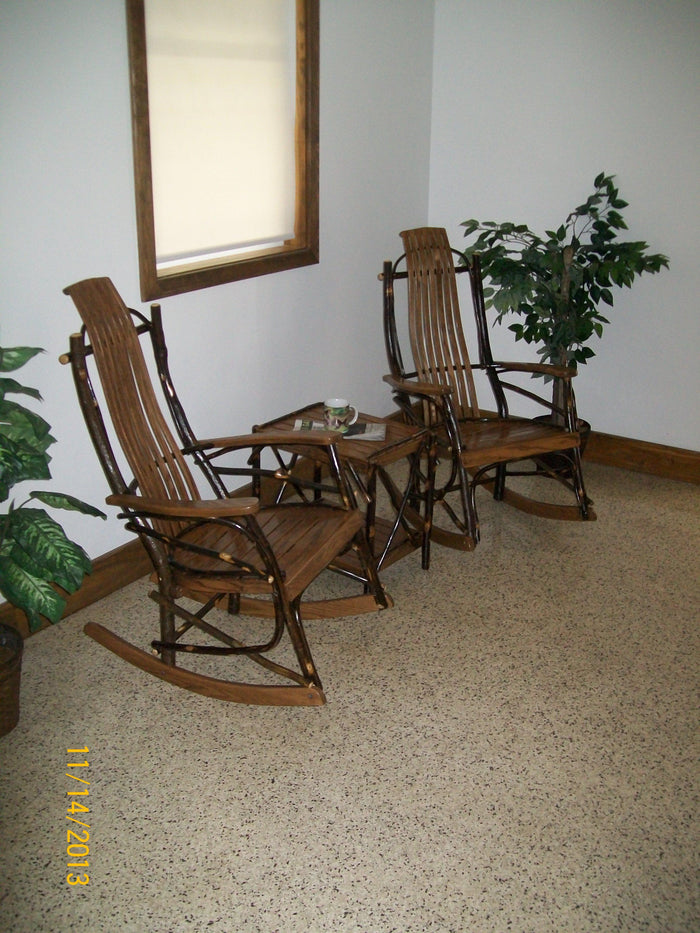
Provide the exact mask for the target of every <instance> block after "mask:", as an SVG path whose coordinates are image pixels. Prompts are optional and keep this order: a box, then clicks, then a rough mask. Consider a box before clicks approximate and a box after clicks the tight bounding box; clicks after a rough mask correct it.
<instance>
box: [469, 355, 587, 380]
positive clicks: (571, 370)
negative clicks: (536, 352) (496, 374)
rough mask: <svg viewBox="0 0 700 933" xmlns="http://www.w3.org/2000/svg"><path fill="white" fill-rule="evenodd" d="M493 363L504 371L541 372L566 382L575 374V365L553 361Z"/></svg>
mask: <svg viewBox="0 0 700 933" xmlns="http://www.w3.org/2000/svg"><path fill="white" fill-rule="evenodd" d="M493 365H494V366H495V367H496V368H497V369H500V370H502V371H504V372H514V373H517V372H519V373H541V374H542V375H543V376H551V377H552V378H554V379H565V380H566V381H567V382H569V381H570V380H571V379H573V377H574V376H575V375H576V368H575V367H573V366H555V365H554V364H553V363H504V362H501V360H495V361H494V363H493ZM474 368H476V367H474ZM480 368H483V369H488V368H489V367H488V366H487V365H484V366H483V367H480Z"/></svg>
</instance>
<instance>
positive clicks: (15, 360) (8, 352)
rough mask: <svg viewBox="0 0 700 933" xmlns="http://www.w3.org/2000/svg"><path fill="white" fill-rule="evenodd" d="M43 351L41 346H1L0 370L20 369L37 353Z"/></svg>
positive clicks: (7, 371)
mask: <svg viewBox="0 0 700 933" xmlns="http://www.w3.org/2000/svg"><path fill="white" fill-rule="evenodd" d="M43 352H44V350H42V348H41V347H9V348H8V349H2V347H0V372H2V373H9V372H12V370H15V369H19V368H20V367H21V366H24V364H25V363H26V362H28V361H29V360H31V358H32V357H33V356H36V355H37V353H43Z"/></svg>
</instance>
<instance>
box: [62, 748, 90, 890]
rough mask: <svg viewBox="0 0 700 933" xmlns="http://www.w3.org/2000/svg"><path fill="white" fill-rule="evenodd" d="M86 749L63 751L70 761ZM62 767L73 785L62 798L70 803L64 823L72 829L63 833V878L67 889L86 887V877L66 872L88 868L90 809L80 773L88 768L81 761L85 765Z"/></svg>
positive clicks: (87, 790)
mask: <svg viewBox="0 0 700 933" xmlns="http://www.w3.org/2000/svg"><path fill="white" fill-rule="evenodd" d="M89 751H90V749H89V748H88V747H87V746H85V748H67V749H66V754H67V755H70V756H71V757H73V756H74V755H87V754H88V752H89ZM66 767H67V768H68V769H69V770H68V771H66V777H67V778H71V780H72V781H75V783H74V784H73V783H71V785H70V786H69V788H68V790H67V791H66V796H67V797H68V799H69V801H70V803H69V806H68V807H67V808H66V820H68V821H69V822H70V823H71V824H73V826H72V827H70V826H69V827H68V829H67V830H66V832H67V838H66V855H67V857H68V858H67V860H66V868H67V869H68V871H67V874H66V882H67V883H68V884H69V885H85V884H89V883H90V876H89V875H88V874H87V873H78V872H75V871H71V870H70V869H75V868H88V867H89V865H90V863H89V861H88V860H87V857H88V855H89V854H90V846H89V845H88V842H89V841H90V828H91V824H90V823H88V822H87V821H88V820H89V819H90V816H89V813H90V807H89V806H88V801H89V799H90V781H88V779H87V774H88V771H87V770H85V771H83V770H82V769H83V768H85V769H87V768H89V767H90V763H89V761H88V760H87V758H86V759H85V761H70V760H69V761H68V763H67V765H66Z"/></svg>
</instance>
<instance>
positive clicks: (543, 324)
mask: <svg viewBox="0 0 700 933" xmlns="http://www.w3.org/2000/svg"><path fill="white" fill-rule="evenodd" d="M614 179H615V176H614V175H605V174H604V173H602V172H601V173H600V175H598V177H597V178H596V179H595V180H594V182H593V186H594V190H593V193H592V194H591V195H590V196H589V197H588V198H587V199H586V201H585V202H584V203H583V204H581V205H580V206H579V207H577V208H575V210H573V211H572V212H571V213H570V214H569V216H568V217H567V218H566V221H565V222H564V223H563V224H562V225H561V226H560V227H559V228H558V229H556V230H547V231H545V234H544V236H543V237H541V236H538V235H537V234H535V233H533V232H532V231H531V230H530V228H529V227H527V226H526V225H525V224H515V223H494V222H492V221H486V222H483V223H482V222H480V221H478V220H473V219H472V220H466V221H464V223H463V224H462V226H463V227H464V228H465V229H464V236H465V237H470V236H472V235H473V234H477V238H476V240H475V241H474V242H473V243H472V244H471V245H469V246H468V247H467V248H466V249H465V250H464V254H465V256H466V257H467V259H469V258H471V257H472V256H473V255H474V253H478V254H479V258H480V261H481V268H482V273H483V275H484V277H485V278H487V279H489V280H490V285H488V286H487V287H485V288H484V297H485V299H486V306H487V307H493V308H495V309H496V312H497V315H496V320H497V321H498V322H499V323H501V322H502V321H503V318H504V317H505V316H506V315H509V314H515V315H518V316H519V318H520V320H518V321H516V322H515V323H513V324H510V326H509V330H511V331H512V332H513V333H514V334H515V339H516V340H525V341H526V343H535V344H539V349H538V351H537V352H538V353H539V355H540V356H541V357H542V362H551V363H554V364H556V365H564V366H577V365H578V364H579V363H587V362H588V360H589V359H590V358H591V357H593V356H595V351H594V350H593V349H592V347H591V346H590V345H589V341H590V340H591V339H592V338H593V337H594V336H596V337H601V336H602V333H603V325H605V324H609V323H610V322H609V321H608V319H607V318H606V317H604V316H603V314H602V313H601V311H600V307H601V305H607V306H609V307H612V305H613V300H614V298H613V288H614V287H615V286H627V287H628V288H629V287H630V286H631V285H632V282H633V281H634V279H635V278H636V277H637V276H638V275H641V274H642V273H643V272H651V273H655V272H659V271H660V269H661V267H662V266H663V267H666V268H668V258H667V257H666V256H663V255H661V254H660V253H649V252H647V250H648V244H647V243H645V242H644V241H641V240H638V241H622V242H621V241H620V240H618V231H620V230H626V229H627V224H626V223H625V221H624V219H623V216H622V213H621V211H622V210H623V209H624V208H625V207H627V206H628V204H627V201H623V200H622V198H620V196H619V193H618V189H617V187H616V186H615V181H614ZM562 388H563V387H562V386H561V382H560V380H556V381H555V383H554V390H553V399H552V401H553V403H554V405H555V408H558V409H561V408H562V404H561V403H562V398H561V394H560V393H561V390H562ZM555 417H556V413H555Z"/></svg>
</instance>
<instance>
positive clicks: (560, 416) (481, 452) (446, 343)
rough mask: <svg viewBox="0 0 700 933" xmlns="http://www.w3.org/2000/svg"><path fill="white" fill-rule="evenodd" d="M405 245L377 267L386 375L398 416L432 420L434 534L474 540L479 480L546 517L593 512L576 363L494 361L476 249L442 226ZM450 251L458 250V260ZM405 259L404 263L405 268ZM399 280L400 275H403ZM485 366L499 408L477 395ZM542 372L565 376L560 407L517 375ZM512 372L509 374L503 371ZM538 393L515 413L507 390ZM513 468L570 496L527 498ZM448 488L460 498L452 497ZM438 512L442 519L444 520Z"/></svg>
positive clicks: (467, 543) (406, 234)
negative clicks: (485, 405) (465, 320)
mask: <svg viewBox="0 0 700 933" xmlns="http://www.w3.org/2000/svg"><path fill="white" fill-rule="evenodd" d="M401 238H402V240H403V245H404V250H405V252H404V254H403V255H402V256H400V257H399V259H397V260H396V261H395V262H393V263H392V262H389V261H387V262H385V263H384V267H383V272H382V274H381V276H380V278H381V280H382V283H383V298H384V337H385V343H386V350H387V356H388V360H389V366H390V369H391V373H390V374H389V375H387V376H385V381H386V382H388V383H389V385H390V386H391V387H392V389H393V393H394V399H395V401H396V403H397V404H398V406H399V408H400V409H401V411H402V412H403V415H404V418H405V419H406V420H407V421H409V422H412V423H417V424H421V425H425V426H428V427H429V428H431V430H432V431H433V433H434V437H435V441H436V444H437V453H438V458H439V460H441V461H442V462H443V463H444V464H446V465H447V467H448V475H447V477H445V478H443V479H442V480H441V481H440V482H437V481H436V485H435V488H434V490H431V492H432V495H433V502H434V507H435V520H434V524H433V527H432V531H431V537H432V539H433V540H434V541H437V542H438V543H441V544H444V545H447V546H449V547H454V548H458V549H462V550H472V549H473V548H474V547H475V546H476V544H477V542H478V541H479V521H478V515H477V508H476V498H475V492H476V489H477V488H478V487H479V486H485V487H487V488H489V489H491V491H492V492H493V495H494V497H495V498H496V499H498V500H504V501H506V502H508V503H510V504H511V505H514V506H515V507H517V508H519V509H522V510H524V511H526V512H531V513H534V514H536V515H540V516H545V517H548V518H557V519H568V520H578V521H582V520H587V519H593V518H595V514H594V512H593V510H592V509H591V508H590V505H591V503H590V501H589V499H588V498H587V496H586V491H585V488H584V484H583V472H582V468H581V437H580V433H579V421H578V417H577V414H576V403H575V399H574V392H573V387H572V384H571V380H572V378H573V376H574V375H575V370H573V369H570V368H568V367H565V366H551V365H547V364H540V363H517V362H516V363H511V362H498V361H494V359H493V356H492V353H491V347H490V342H489V335H488V326H487V321H486V314H485V308H484V298H483V291H482V285H481V273H480V268H479V262H478V257H475V258H474V261H472V262H471V263H470V262H467V261H466V259H465V258H464V257H463V256H462V254H461V253H459V252H458V251H457V250H454V249H452V248H451V247H450V244H449V241H448V238H447V233H446V231H445V230H444V229H443V228H441V227H422V228H418V229H415V230H405V231H403V233H401ZM454 256H458V257H460V258H461V259H462V260H463V263H462V264H461V265H460V266H459V268H457V269H456V268H455V265H454V258H453V257H454ZM404 264H405V269H404V268H402V266H404ZM459 272H465V273H467V275H468V276H469V280H470V284H471V295H472V303H473V308H474V314H475V323H476V333H477V339H478V348H479V361H478V362H477V363H473V362H472V361H471V360H470V357H469V353H468V350H467V340H466V337H465V333H464V330H463V327H462V319H461V315H460V307H459V297H458V289H457V280H456V274H457V273H459ZM402 280H407V282H406V287H405V289H404V291H403V297H404V300H405V308H406V313H407V318H408V320H407V330H408V334H409V342H410V350H411V355H412V362H413V368H412V370H411V371H407V370H406V368H405V366H404V360H403V356H402V351H401V346H400V340H399V327H398V326H397V321H396V292H397V283H398V282H401V281H402ZM402 284H404V283H402ZM478 371H481V372H483V373H484V374H485V375H486V377H487V380H488V383H489V385H490V388H491V390H492V393H493V398H494V405H495V409H496V410H495V411H486V410H484V409H482V408H481V407H480V405H479V402H478V401H477V394H476V383H475V378H474V373H475V372H478ZM517 374H520V375H521V376H523V375H524V376H527V377H531V376H533V375H539V376H547V377H549V378H550V379H557V380H561V382H562V383H563V390H564V391H563V397H564V408H563V409H562V410H559V411H555V410H554V407H553V405H552V403H551V402H549V401H547V400H546V399H544V398H542V397H541V396H540V395H538V394H536V393H535V392H533V391H532V390H531V389H529V388H527V387H525V386H523V385H521V384H518V383H514V382H513V378H512V377H513V376H516V375H517ZM506 376H507V377H508V378H507V379H506V378H504V377H506ZM513 393H514V394H515V396H516V397H517V396H519V397H520V398H525V399H527V400H529V402H531V403H532V402H534V403H536V404H537V405H538V406H539V407H540V408H541V410H542V411H543V416H541V417H537V416H535V417H531V416H530V417H527V416H518V415H515V414H512V413H511V411H510V406H509V401H508V394H511V397H512V394H513ZM515 476H521V477H522V476H539V477H544V478H548V479H554V480H557V481H558V484H561V485H563V486H564V487H565V488H566V489H568V490H569V492H570V493H571V495H572V497H573V500H574V501H573V502H572V503H571V504H567V503H561V502H558V501H556V497H553V498H552V499H550V500H549V501H547V500H540V499H533V498H532V497H530V495H525V494H523V493H522V492H519V491H516V490H515V489H513V488H511V487H510V485H509V478H510V477H515ZM452 493H454V494H455V495H456V496H457V501H456V502H455V501H454V499H453V498H452V497H451V495H450V494H452ZM441 518H443V519H444V520H446V523H447V527H445V521H444V520H443V521H440V519H441Z"/></svg>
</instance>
